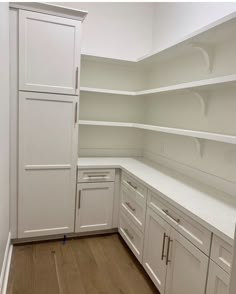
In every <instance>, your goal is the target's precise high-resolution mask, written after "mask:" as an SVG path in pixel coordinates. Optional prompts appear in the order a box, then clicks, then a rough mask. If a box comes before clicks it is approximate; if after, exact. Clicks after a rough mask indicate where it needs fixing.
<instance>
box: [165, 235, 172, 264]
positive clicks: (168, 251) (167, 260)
mask: <svg viewBox="0 0 236 294" xmlns="http://www.w3.org/2000/svg"><path fill="white" fill-rule="evenodd" d="M171 242H173V240H171V239H170V237H168V246H167V253H166V265H168V263H169V262H171V260H170V259H169V253H170V243H171Z"/></svg>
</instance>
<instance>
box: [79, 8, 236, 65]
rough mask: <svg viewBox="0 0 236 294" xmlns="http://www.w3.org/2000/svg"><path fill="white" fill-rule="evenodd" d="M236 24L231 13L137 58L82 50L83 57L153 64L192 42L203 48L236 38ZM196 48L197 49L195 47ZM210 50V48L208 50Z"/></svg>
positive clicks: (181, 52) (234, 17) (133, 63)
mask: <svg viewBox="0 0 236 294" xmlns="http://www.w3.org/2000/svg"><path fill="white" fill-rule="evenodd" d="M235 25H236V13H235V12H233V13H230V14H228V15H226V16H224V17H222V18H221V19H218V20H217V21H214V22H212V23H210V24H208V25H206V26H204V27H202V28H201V29H199V30H196V31H195V32H193V33H191V34H189V35H187V36H185V37H183V38H180V39H178V40H176V41H175V42H173V43H170V44H168V45H166V46H163V47H162V48H160V49H158V50H156V51H152V52H150V53H149V54H146V55H144V56H141V57H140V58H136V59H129V60H128V59H126V60H125V59H120V58H116V57H115V58H113V57H106V56H96V55H91V54H89V53H86V52H82V58H83V59H85V60H91V61H102V62H105V63H111V62H112V63H121V64H124V63H126V64H129V65H131V66H133V65H139V66H140V65H141V66H142V65H144V66H146V65H152V64H153V63H154V62H162V61H164V60H167V59H170V58H174V57H177V56H179V55H181V54H183V53H185V52H186V51H190V50H193V46H192V44H201V48H210V47H211V46H212V45H214V44H216V43H218V42H220V41H222V40H224V39H225V37H226V36H227V38H234V36H235ZM194 50H195V49H194ZM207 51H208V50H207Z"/></svg>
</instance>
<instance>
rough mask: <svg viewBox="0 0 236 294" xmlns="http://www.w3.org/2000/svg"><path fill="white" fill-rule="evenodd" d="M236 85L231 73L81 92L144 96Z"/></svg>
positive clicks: (90, 89)
mask: <svg viewBox="0 0 236 294" xmlns="http://www.w3.org/2000/svg"><path fill="white" fill-rule="evenodd" d="M230 84H231V85H236V74H231V75H227V76H220V77H215V78H210V79H204V80H199V81H193V82H187V83H181V84H176V85H171V86H165V87H160V88H155V89H149V90H142V91H136V92H135V91H134V92H132V91H120V90H110V89H100V88H92V87H80V91H81V92H88V93H103V94H115V95H126V96H142V95H151V94H161V93H163V94H164V93H168V92H175V91H185V90H194V92H197V91H198V90H207V89H214V88H216V87H223V86H225V85H227V86H229V85H230Z"/></svg>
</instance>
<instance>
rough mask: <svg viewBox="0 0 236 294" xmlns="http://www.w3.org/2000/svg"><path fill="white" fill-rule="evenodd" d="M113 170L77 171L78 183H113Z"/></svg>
mask: <svg viewBox="0 0 236 294" xmlns="http://www.w3.org/2000/svg"><path fill="white" fill-rule="evenodd" d="M114 180H115V170H114V169H79V170H78V179H77V181H78V182H79V183H94V182H114Z"/></svg>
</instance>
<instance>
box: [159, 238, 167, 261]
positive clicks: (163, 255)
mask: <svg viewBox="0 0 236 294" xmlns="http://www.w3.org/2000/svg"><path fill="white" fill-rule="evenodd" d="M166 238H168V236H167V235H166V233H164V235H163V241H162V252H161V260H163V259H164V257H166V255H165V254H164V251H165V243H166Z"/></svg>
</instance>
